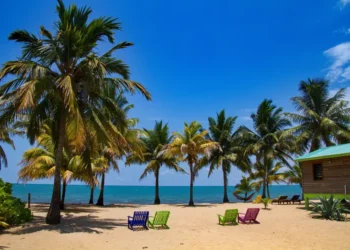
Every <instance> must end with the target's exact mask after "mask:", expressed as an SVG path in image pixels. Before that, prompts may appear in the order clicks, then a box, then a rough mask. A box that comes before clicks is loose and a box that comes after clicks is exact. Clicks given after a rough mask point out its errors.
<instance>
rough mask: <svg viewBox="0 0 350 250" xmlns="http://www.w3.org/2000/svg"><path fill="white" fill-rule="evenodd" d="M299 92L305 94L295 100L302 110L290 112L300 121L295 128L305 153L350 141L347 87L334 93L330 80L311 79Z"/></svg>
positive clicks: (291, 116) (304, 83)
mask: <svg viewBox="0 0 350 250" xmlns="http://www.w3.org/2000/svg"><path fill="white" fill-rule="evenodd" d="M299 91H300V94H301V95H300V96H296V97H293V98H292V99H291V100H292V103H293V105H294V106H295V108H296V110H297V111H298V113H287V115H288V116H289V117H290V118H291V119H292V120H293V122H295V123H296V124H298V125H297V126H296V127H294V128H293V129H292V130H293V132H294V133H295V134H296V135H297V143H298V146H299V148H300V149H301V152H303V151H306V150H307V149H309V151H310V152H312V151H314V150H317V149H319V148H320V147H322V146H323V145H325V146H332V145H335V144H341V143H348V142H350V129H349V124H350V108H349V101H348V100H345V94H346V89H345V88H341V89H340V90H338V91H337V92H336V93H335V95H334V96H331V95H330V91H329V85H328V82H327V81H326V80H324V79H308V80H307V81H301V82H300V86H299ZM299 153H300V152H299Z"/></svg>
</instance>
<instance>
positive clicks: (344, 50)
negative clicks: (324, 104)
mask: <svg viewBox="0 0 350 250" xmlns="http://www.w3.org/2000/svg"><path fill="white" fill-rule="evenodd" d="M349 2H350V0H349ZM323 53H324V54H325V55H326V56H327V57H329V58H330V60H331V61H332V65H331V66H330V67H329V68H328V73H327V75H326V78H327V79H329V80H330V81H331V82H336V81H339V82H344V81H347V80H350V66H349V63H350V42H345V43H341V44H338V45H337V46H334V47H332V48H330V49H328V50H326V51H324V52H323Z"/></svg>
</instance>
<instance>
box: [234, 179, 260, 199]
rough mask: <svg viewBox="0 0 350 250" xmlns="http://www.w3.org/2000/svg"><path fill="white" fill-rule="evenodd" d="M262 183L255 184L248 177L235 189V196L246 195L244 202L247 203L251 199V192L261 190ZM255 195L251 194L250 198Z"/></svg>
mask: <svg viewBox="0 0 350 250" xmlns="http://www.w3.org/2000/svg"><path fill="white" fill-rule="evenodd" d="M260 186H261V185H260V183H259V182H254V181H251V180H250V179H249V178H247V177H244V176H243V177H242V179H241V181H240V183H239V184H237V185H236V187H235V191H234V192H233V193H234V194H244V198H243V200H244V202H246V201H247V200H248V199H249V198H247V197H248V194H249V193H250V192H257V191H259V189H260ZM253 195H254V193H252V194H250V195H249V196H250V197H251V196H253Z"/></svg>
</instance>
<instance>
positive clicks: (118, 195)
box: [13, 184, 301, 204]
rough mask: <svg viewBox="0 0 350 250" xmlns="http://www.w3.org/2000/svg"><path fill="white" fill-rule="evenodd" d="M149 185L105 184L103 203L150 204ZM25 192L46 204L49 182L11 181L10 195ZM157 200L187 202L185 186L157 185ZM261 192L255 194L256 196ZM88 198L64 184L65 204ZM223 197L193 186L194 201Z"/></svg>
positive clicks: (274, 192) (282, 190) (286, 188)
mask: <svg viewBox="0 0 350 250" xmlns="http://www.w3.org/2000/svg"><path fill="white" fill-rule="evenodd" d="M154 189H155V188H154V187H153V186H105V193H104V202H105V204H118V203H119V204H153V201H154V192H155V190H154ZM233 191H234V187H233V186H229V187H228V195H229V200H230V201H232V202H235V201H238V200H237V199H236V198H235V197H234V196H233V195H232V192H233ZM28 193H30V194H31V202H32V203H48V202H50V200H51V195H52V185H51V184H13V195H14V196H16V197H18V198H20V199H21V200H22V201H24V202H26V201H27V197H28ZM159 193H160V200H161V203H165V204H177V203H188V200H189V187H187V186H161V187H159ZM260 193H261V192H257V193H256V194H255V196H256V195H259V194H260ZM270 194H271V197H277V196H279V195H288V196H292V195H294V194H301V188H300V187H299V186H298V185H272V186H271V187H270ZM98 195H99V190H98V189H96V190H95V193H94V202H96V200H97V198H98ZM89 198H90V188H89V187H88V186H85V185H68V186H67V191H66V203H73V204H76V203H79V204H84V203H88V201H89ZM222 198H223V187H222V186H195V187H194V202H195V203H220V202H222Z"/></svg>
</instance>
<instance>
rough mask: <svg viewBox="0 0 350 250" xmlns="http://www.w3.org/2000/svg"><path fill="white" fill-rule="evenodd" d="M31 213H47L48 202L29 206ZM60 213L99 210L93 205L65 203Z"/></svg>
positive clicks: (96, 211)
mask: <svg viewBox="0 0 350 250" xmlns="http://www.w3.org/2000/svg"><path fill="white" fill-rule="evenodd" d="M30 210H31V211H32V212H33V213H47V211H48V210H49V204H36V205H34V206H32V207H31V208H30ZM61 212H62V213H64V214H67V213H73V214H79V213H98V212H99V210H98V209H97V207H95V206H94V205H66V206H65V209H64V210H61Z"/></svg>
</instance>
